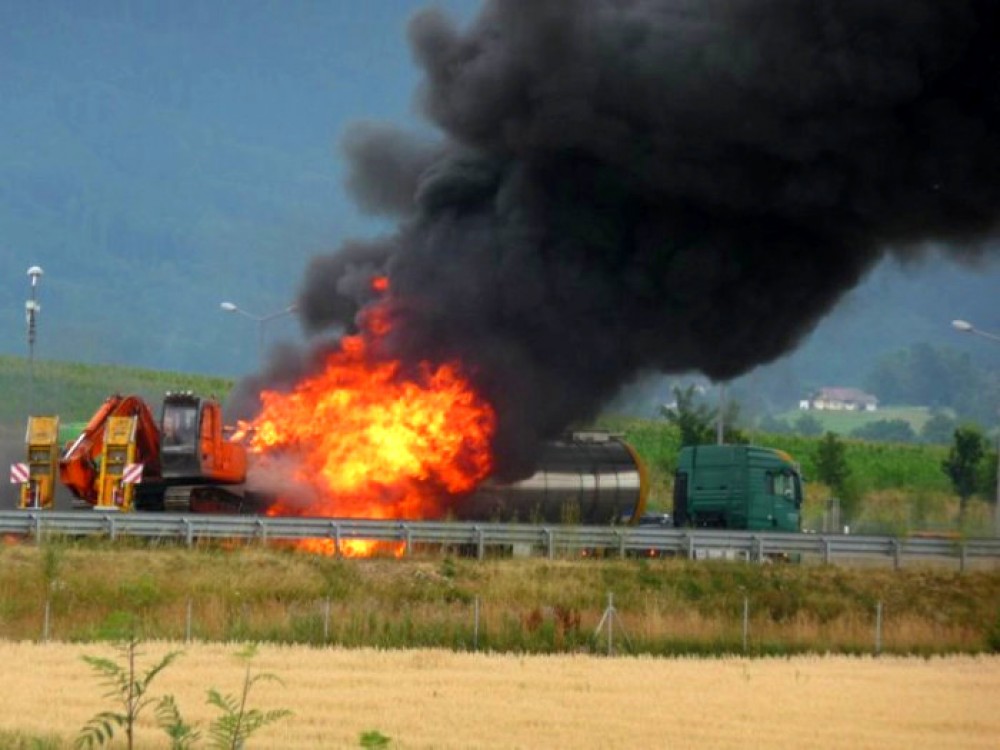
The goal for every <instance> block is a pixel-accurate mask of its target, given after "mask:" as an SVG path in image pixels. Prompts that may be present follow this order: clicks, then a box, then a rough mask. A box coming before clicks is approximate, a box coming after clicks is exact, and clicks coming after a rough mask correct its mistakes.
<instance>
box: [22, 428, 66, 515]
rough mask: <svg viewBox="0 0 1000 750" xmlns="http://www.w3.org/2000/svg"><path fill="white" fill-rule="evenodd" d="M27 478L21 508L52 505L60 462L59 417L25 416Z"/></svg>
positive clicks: (49, 506) (45, 508)
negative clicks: (26, 422) (26, 420)
mask: <svg viewBox="0 0 1000 750" xmlns="http://www.w3.org/2000/svg"><path fill="white" fill-rule="evenodd" d="M24 442H25V444H26V446H27V450H28V481H27V482H25V483H24V484H22V485H21V497H20V507H21V508H25V509H28V508H41V509H44V510H48V509H51V508H52V506H53V505H54V504H55V497H56V484H55V483H56V477H57V472H58V462H59V417H47V416H46V417H28V429H27V433H26V434H25V437H24Z"/></svg>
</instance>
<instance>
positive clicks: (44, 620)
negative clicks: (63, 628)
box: [42, 597, 52, 643]
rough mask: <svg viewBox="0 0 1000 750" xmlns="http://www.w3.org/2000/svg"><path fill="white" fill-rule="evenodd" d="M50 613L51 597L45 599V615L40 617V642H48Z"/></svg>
mask: <svg viewBox="0 0 1000 750" xmlns="http://www.w3.org/2000/svg"><path fill="white" fill-rule="evenodd" d="M51 612H52V599H51V597H46V599H45V614H44V616H43V617H42V642H43V643H48V642H49V619H50V616H51Z"/></svg>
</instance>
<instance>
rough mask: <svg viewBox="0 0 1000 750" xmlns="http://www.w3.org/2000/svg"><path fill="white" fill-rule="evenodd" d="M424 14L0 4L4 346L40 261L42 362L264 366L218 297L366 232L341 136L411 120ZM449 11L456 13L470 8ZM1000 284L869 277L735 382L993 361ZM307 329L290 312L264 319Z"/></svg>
mask: <svg viewBox="0 0 1000 750" xmlns="http://www.w3.org/2000/svg"><path fill="white" fill-rule="evenodd" d="M423 4H424V3H423V2H419V1H418V0H396V1H395V2H393V3H384V4H382V3H376V4H368V5H369V6H370V7H369V8H368V10H367V11H366V13H365V14H359V13H356V12H354V8H355V7H356V5H355V3H354V2H353V0H351V1H347V0H345V1H343V2H331V3H321V4H299V3H293V4H290V5H289V4H282V3H278V4H275V3H270V2H263V1H257V0H248V2H241V3H239V4H237V5H232V6H230V5H225V4H218V3H207V4H195V5H191V4H188V3H184V4H173V3H152V4H150V3H143V2H137V1H136V2H133V1H132V0H125V1H124V2H117V3H60V2H55V3H44V4H43V3H27V2H15V3H5V4H3V6H2V7H0V248H2V249H3V251H2V253H0V262H2V265H0V268H2V273H0V300H2V303H0V352H4V353H7V354H16V355H24V354H26V349H27V346H26V343H25V333H24V300H25V297H26V295H27V294H28V285H27V278H26V277H25V275H24V273H25V270H26V269H27V268H28V267H29V266H30V265H34V264H38V265H41V266H42V267H43V268H44V269H45V272H46V273H45V276H44V277H43V279H42V282H41V287H40V289H39V295H40V300H41V303H42V313H41V315H40V317H39V328H38V341H37V347H36V350H37V354H38V355H39V356H40V357H42V358H47V359H54V360H73V361H81V362H96V363H116V364H126V365H136V366H144V367H154V368H162V369H168V370H174V371H185V372H198V373H216V374H224V375H237V374H241V373H245V372H248V371H250V370H252V369H253V368H255V367H256V365H257V364H258V352H257V334H258V331H257V330H256V324H255V323H254V322H253V321H252V320H249V319H247V318H245V317H243V318H241V317H240V316H238V315H225V314H224V313H222V312H220V310H219V302H221V301H223V300H231V301H234V302H236V303H237V304H239V305H241V306H242V307H244V308H245V309H246V310H248V311H251V312H252V313H254V314H267V313H270V312H272V311H275V310H280V309H282V308H284V307H285V306H286V305H287V304H289V302H291V301H292V300H293V299H294V297H295V295H296V293H297V290H298V288H299V284H300V281H301V278H302V274H303V270H304V268H305V266H306V264H307V262H308V260H309V258H310V257H312V256H313V255H314V254H316V253H318V252H321V251H326V250H329V249H330V248H331V247H334V246H336V245H337V244H338V243H339V242H340V241H341V240H342V239H343V238H344V237H346V236H352V235H355V234H357V233H364V232H366V231H370V230H371V229H372V228H373V226H374V225H373V224H372V223H371V222H370V220H369V219H366V218H364V217H362V216H361V214H360V213H359V212H358V211H357V210H356V208H355V207H354V206H353V205H351V204H350V203H349V201H348V200H347V199H346V197H345V193H344V191H343V189H342V185H341V182H342V179H343V175H342V172H341V161H340V157H339V155H338V150H337V145H336V144H337V141H338V138H339V137H340V135H341V134H342V133H343V131H344V128H345V127H346V126H347V124H348V123H349V122H351V121H353V120H357V119H367V118H380V119H390V120H399V121H407V122H408V123H409V124H413V122H414V120H415V118H414V116H413V114H412V98H413V94H414V89H415V86H416V84H417V77H416V70H415V68H414V66H413V65H412V63H411V61H410V59H409V54H410V53H409V49H408V47H407V44H406V41H405V24H406V20H407V18H408V16H409V15H410V13H412V11H413V10H415V9H417V8H418V7H420V6H422V5H423ZM438 4H439V5H441V4H442V3H438ZM443 5H444V6H445V7H446V9H448V10H450V11H452V12H455V13H457V14H459V16H460V17H461V16H466V17H467V16H468V15H469V14H470V13H471V12H472V11H473V9H475V8H476V7H478V5H479V3H478V2H476V0H450V1H449V2H446V3H443ZM358 40H364V43H360V42H359V41H358ZM998 281H1000V272H998V270H997V268H995V267H987V268H981V269H967V268H958V267H955V266H951V265H948V264H946V263H944V262H943V261H940V260H935V259H934V258H933V257H930V258H929V259H928V260H927V261H926V262H925V263H917V264H914V265H913V266H911V267H905V268H901V267H898V266H894V265H886V266H883V267H880V268H878V269H876V270H875V272H874V274H873V275H871V276H870V277H869V278H868V280H867V281H865V282H864V283H862V285H861V286H860V287H859V288H858V289H857V290H856V291H855V292H853V293H850V294H848V295H847V297H846V298H845V299H844V300H842V302H841V305H840V306H839V307H838V308H837V309H836V310H835V311H834V313H833V314H832V315H831V316H830V317H829V318H828V319H827V320H826V321H824V322H822V323H821V324H820V325H819V327H818V328H817V329H816V331H815V332H814V333H813V334H812V335H811V336H809V337H807V338H806V340H805V341H804V342H803V345H802V348H801V349H800V351H799V352H798V353H796V354H793V355H792V356H790V357H788V358H785V359H784V360H782V361H780V362H778V363H776V364H774V365H772V366H770V367H765V368H761V369H760V370H758V371H757V372H755V373H753V374H751V375H750V376H748V377H747V378H745V379H744V381H743V383H744V384H745V391H747V392H753V393H755V394H758V395H760V396H762V398H763V400H764V401H765V402H766V403H768V404H771V405H775V406H780V405H788V404H789V403H794V401H795V400H796V399H798V398H799V397H801V395H802V394H803V391H805V390H808V389H810V388H814V387H818V386H823V385H863V384H864V381H865V378H866V377H867V376H868V375H869V373H870V372H871V370H872V368H873V367H875V365H876V363H877V362H878V361H879V358H880V357H884V356H886V355H889V354H891V353H892V352H894V351H897V350H900V349H905V348H906V347H909V346H911V345H912V344H915V343H921V342H926V343H930V344H932V345H935V346H951V347H954V349H955V350H956V351H958V352H961V353H966V354H968V355H969V356H970V357H972V359H973V360H974V361H976V362H978V363H979V364H980V365H982V366H984V367H992V368H994V369H997V368H1000V346H997V345H995V344H991V343H990V342H988V341H985V340H981V339H980V340H973V339H972V337H969V336H965V337H962V338H960V337H959V335H958V334H956V333H955V332H954V331H953V330H952V329H951V328H950V326H949V322H950V320H951V319H952V318H957V317H962V318H967V319H970V320H972V321H974V322H975V323H977V324H978V325H980V326H982V327H983V328H985V329H991V328H992V329H994V330H998V329H1000V311H998V310H997V307H996V305H995V293H996V289H997V286H998ZM781 283H782V280H781V279H775V284H776V285H780V284H781ZM791 291H792V290H790V293H791ZM612 312H613V311H612ZM299 335H300V334H299V332H298V328H297V326H296V324H295V322H294V321H293V320H292V319H290V318H285V319H281V320H275V321H273V322H272V323H270V324H268V326H267V329H266V336H267V338H268V340H274V339H275V338H278V337H291V338H296V337H298V336H299ZM670 345H671V332H670V331H663V346H664V347H669V346H670ZM745 400H746V401H748V402H749V399H745Z"/></svg>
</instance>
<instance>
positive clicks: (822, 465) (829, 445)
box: [815, 432, 860, 519]
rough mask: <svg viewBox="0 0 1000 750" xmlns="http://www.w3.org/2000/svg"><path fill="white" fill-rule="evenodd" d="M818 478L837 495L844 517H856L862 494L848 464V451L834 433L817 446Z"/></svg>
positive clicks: (816, 463)
mask: <svg viewBox="0 0 1000 750" xmlns="http://www.w3.org/2000/svg"><path fill="white" fill-rule="evenodd" d="M815 465H816V477H817V478H818V479H819V480H820V481H821V482H823V484H826V485H828V486H829V487H830V489H832V490H833V491H834V492H836V493H837V497H838V498H840V507H841V509H842V511H843V513H844V517H845V518H847V519H850V518H852V517H853V516H854V511H855V509H856V508H857V504H858V499H859V495H860V493H859V492H858V488H857V483H856V482H855V481H854V477H853V476H852V474H851V467H850V464H848V463H847V449H846V447H845V446H844V443H843V441H842V440H841V439H840V438H838V437H837V435H836V434H835V433H833V432H827V433H826V434H825V435H823V437H822V439H820V440H819V442H818V443H817V444H816V457H815Z"/></svg>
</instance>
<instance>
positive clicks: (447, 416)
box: [250, 284, 496, 519]
mask: <svg viewBox="0 0 1000 750" xmlns="http://www.w3.org/2000/svg"><path fill="white" fill-rule="evenodd" d="M386 286H387V284H386ZM388 320H389V318H388V316H387V315H386V314H385V309H384V308H382V307H381V306H379V305H375V306H373V307H371V308H370V309H369V310H367V311H366V314H365V315H364V318H363V326H364V330H363V332H362V333H361V334H359V335H356V336H347V337H344V338H343V339H342V340H341V342H340V346H339V348H338V349H337V350H336V351H334V352H332V353H331V354H329V355H328V356H327V358H326V361H325V363H324V366H323V368H322V370H321V371H320V372H318V373H316V374H313V375H310V376H308V377H306V378H305V379H303V380H302V381H300V382H299V383H298V384H297V385H296V386H295V387H294V389H293V390H291V391H290V392H287V393H281V392H277V391H264V392H262V393H261V403H262V409H261V412H260V414H259V415H258V416H257V417H256V418H255V419H254V420H253V422H252V424H251V425H250V426H251V428H252V430H251V431H250V434H251V435H252V437H251V447H252V449H253V450H255V451H257V452H258V453H259V454H260V458H259V459H258V463H259V464H261V465H263V466H264V467H266V466H267V463H268V461H269V460H273V461H275V462H279V461H287V459H288V457H289V456H291V457H292V458H293V463H294V466H295V469H294V472H293V473H294V478H295V480H296V482H298V483H300V484H301V485H307V486H308V487H309V488H310V489H311V491H310V492H308V493H304V494H305V495H306V496H307V497H308V500H303V499H302V498H301V497H291V496H285V495H284V494H283V496H282V499H281V500H280V501H279V502H278V503H277V504H275V506H273V507H272V509H271V511H270V513H271V514H273V515H315V516H331V517H345V518H381V519H395V518H398V519H421V518H435V517H440V516H441V515H443V514H444V512H445V511H446V509H447V507H448V505H449V503H450V502H451V501H453V500H454V499H455V498H456V497H459V496H462V495H464V494H466V493H468V492H470V491H471V490H472V489H474V488H475V487H476V485H477V484H478V483H479V482H481V481H482V480H483V479H484V478H486V476H487V475H488V474H489V473H490V471H491V469H492V456H491V451H490V448H491V441H492V438H493V433H494V429H495V422H496V418H495V414H494V412H493V409H492V407H491V406H490V405H489V404H488V403H487V402H486V401H485V400H483V399H482V398H481V397H480V396H479V395H478V394H477V393H476V392H475V391H474V390H473V388H472V386H471V384H470V383H469V381H468V380H467V379H466V378H465V377H464V375H463V374H462V368H461V366H460V365H459V364H458V363H455V362H452V363H444V364H432V363H429V362H421V363H419V364H418V365H417V366H416V367H415V368H407V369H406V371H405V372H404V369H403V367H402V364H401V363H400V362H398V361H392V360H386V359H383V358H380V357H378V356H376V354H375V353H374V351H373V347H372V343H373V342H375V341H376V340H377V339H379V338H380V337H381V336H383V335H385V333H386V332H387V331H388V330H389V322H388Z"/></svg>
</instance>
